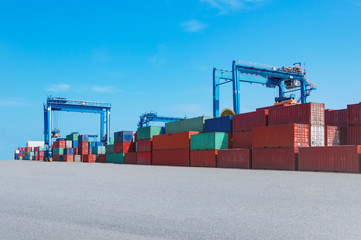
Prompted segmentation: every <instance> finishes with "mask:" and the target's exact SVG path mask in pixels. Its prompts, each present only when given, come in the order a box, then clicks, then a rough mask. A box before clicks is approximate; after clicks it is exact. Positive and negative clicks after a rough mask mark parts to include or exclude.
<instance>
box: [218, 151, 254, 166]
mask: <svg viewBox="0 0 361 240" xmlns="http://www.w3.org/2000/svg"><path fill="white" fill-rule="evenodd" d="M217 167H219V168H246V169H250V168H251V167H252V165H251V150H250V149H245V148H243V149H222V150H218V156H217Z"/></svg>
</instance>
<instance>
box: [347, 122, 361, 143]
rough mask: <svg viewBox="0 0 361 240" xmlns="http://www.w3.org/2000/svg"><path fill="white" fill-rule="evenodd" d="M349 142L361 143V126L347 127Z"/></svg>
mask: <svg viewBox="0 0 361 240" xmlns="http://www.w3.org/2000/svg"><path fill="white" fill-rule="evenodd" d="M347 144H348V145H361V126H348V127H347Z"/></svg>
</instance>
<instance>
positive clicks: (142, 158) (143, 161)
mask: <svg viewBox="0 0 361 240" xmlns="http://www.w3.org/2000/svg"><path fill="white" fill-rule="evenodd" d="M137 164H140V165H151V164H152V152H137Z"/></svg>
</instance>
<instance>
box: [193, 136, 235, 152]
mask: <svg viewBox="0 0 361 240" xmlns="http://www.w3.org/2000/svg"><path fill="white" fill-rule="evenodd" d="M216 149H228V133H225V132H210V133H200V134H194V135H192V136H191V150H216Z"/></svg>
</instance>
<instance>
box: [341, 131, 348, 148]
mask: <svg viewBox="0 0 361 240" xmlns="http://www.w3.org/2000/svg"><path fill="white" fill-rule="evenodd" d="M340 135H341V136H340V141H341V145H347V127H340Z"/></svg>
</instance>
